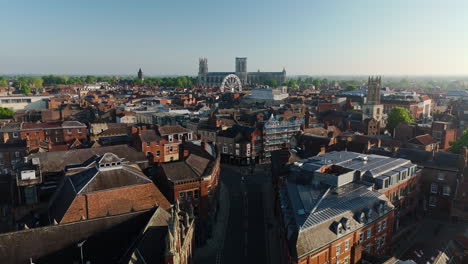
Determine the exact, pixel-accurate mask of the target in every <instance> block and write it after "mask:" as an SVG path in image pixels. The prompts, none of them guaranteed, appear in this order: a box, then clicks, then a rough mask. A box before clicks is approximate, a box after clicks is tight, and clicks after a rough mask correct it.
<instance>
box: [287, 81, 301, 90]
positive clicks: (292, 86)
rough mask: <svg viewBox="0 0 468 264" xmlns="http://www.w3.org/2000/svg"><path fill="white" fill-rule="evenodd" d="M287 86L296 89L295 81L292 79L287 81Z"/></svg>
mask: <svg viewBox="0 0 468 264" xmlns="http://www.w3.org/2000/svg"><path fill="white" fill-rule="evenodd" d="M287 85H288V87H289V88H291V89H297V88H298V85H297V81H296V80H294V79H291V80H289V81H288V83H287Z"/></svg>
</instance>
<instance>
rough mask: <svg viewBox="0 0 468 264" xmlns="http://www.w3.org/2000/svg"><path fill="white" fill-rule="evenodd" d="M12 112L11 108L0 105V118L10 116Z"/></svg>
mask: <svg viewBox="0 0 468 264" xmlns="http://www.w3.org/2000/svg"><path fill="white" fill-rule="evenodd" d="M13 113H14V112H13V110H11V109H9V108H5V107H0V119H5V118H11V117H12V116H13Z"/></svg>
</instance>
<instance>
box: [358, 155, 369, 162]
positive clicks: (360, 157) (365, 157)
mask: <svg viewBox="0 0 468 264" xmlns="http://www.w3.org/2000/svg"><path fill="white" fill-rule="evenodd" d="M357 160H360V161H368V160H369V158H368V157H367V156H359V157H357Z"/></svg>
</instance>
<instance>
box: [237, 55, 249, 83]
mask: <svg viewBox="0 0 468 264" xmlns="http://www.w3.org/2000/svg"><path fill="white" fill-rule="evenodd" d="M236 75H237V77H239V79H240V80H241V82H242V84H243V85H244V84H247V58H236Z"/></svg>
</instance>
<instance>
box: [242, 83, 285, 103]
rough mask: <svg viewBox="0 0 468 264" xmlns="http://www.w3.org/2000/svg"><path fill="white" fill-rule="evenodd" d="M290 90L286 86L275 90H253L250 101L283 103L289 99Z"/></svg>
mask: <svg viewBox="0 0 468 264" xmlns="http://www.w3.org/2000/svg"><path fill="white" fill-rule="evenodd" d="M288 96H289V94H288V90H287V87H286V86H282V87H279V88H276V89H273V88H255V89H252V94H251V95H250V99H254V100H275V101H281V100H283V99H286V98H288Z"/></svg>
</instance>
